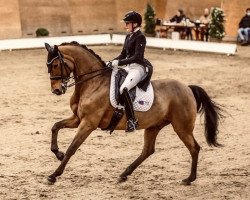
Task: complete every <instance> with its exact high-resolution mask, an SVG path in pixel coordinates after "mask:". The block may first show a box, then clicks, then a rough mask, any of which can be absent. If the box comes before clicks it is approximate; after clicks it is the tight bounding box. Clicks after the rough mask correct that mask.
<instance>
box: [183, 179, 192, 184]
mask: <svg viewBox="0 0 250 200" xmlns="http://www.w3.org/2000/svg"><path fill="white" fill-rule="evenodd" d="M181 185H191V181H189V180H187V179H184V180H182V182H181Z"/></svg>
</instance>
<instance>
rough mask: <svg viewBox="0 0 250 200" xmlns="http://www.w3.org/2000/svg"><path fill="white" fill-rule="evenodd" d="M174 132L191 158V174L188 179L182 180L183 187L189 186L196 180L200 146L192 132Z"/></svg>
mask: <svg viewBox="0 0 250 200" xmlns="http://www.w3.org/2000/svg"><path fill="white" fill-rule="evenodd" d="M175 131H176V132H177V134H178V136H179V138H180V139H181V140H182V142H183V143H184V144H185V146H186V147H187V148H188V150H189V152H190V154H191V157H192V164H191V173H190V175H189V177H188V178H186V179H184V180H182V184H183V185H190V184H191V182H193V181H194V180H195V179H196V175H197V164H198V156H199V151H200V146H199V144H198V143H197V142H196V140H195V139H194V136H193V130H185V131H178V130H175Z"/></svg>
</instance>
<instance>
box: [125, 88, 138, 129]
mask: <svg viewBox="0 0 250 200" xmlns="http://www.w3.org/2000/svg"><path fill="white" fill-rule="evenodd" d="M122 96H123V101H124V106H125V112H126V115H127V119H128V121H127V129H126V130H125V131H126V132H133V131H134V130H136V127H137V126H138V123H137V120H136V119H135V113H134V108H133V102H132V100H131V98H130V96H129V91H128V89H127V88H124V89H123V92H122Z"/></svg>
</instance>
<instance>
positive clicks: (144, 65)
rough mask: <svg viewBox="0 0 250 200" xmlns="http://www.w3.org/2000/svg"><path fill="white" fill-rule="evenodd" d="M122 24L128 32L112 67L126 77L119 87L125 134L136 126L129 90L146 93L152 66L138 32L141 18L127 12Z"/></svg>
mask: <svg viewBox="0 0 250 200" xmlns="http://www.w3.org/2000/svg"><path fill="white" fill-rule="evenodd" d="M122 22H124V23H125V28H126V30H127V32H128V34H127V36H126V39H125V42H124V46H123V49H122V52H121V54H120V55H119V56H118V57H116V58H115V59H114V60H113V61H112V66H113V67H120V68H124V69H125V70H126V71H127V73H128V75H127V77H126V79H125V81H124V82H123V84H122V85H121V87H120V94H121V95H122V98H123V100H124V107H125V112H126V116H127V119H128V120H127V129H126V132H133V131H134V130H135V129H136V127H137V126H138V122H137V119H136V118H135V115H134V108H133V103H132V100H131V98H130V96H129V90H130V89H132V88H133V87H135V86H136V85H137V84H138V83H139V84H138V87H139V88H141V89H142V90H144V91H146V90H147V87H148V84H149V82H150V78H151V75H152V65H151V64H150V62H149V61H148V60H146V59H145V58H144V51H145V46H146V38H145V36H144V35H143V33H142V32H141V31H140V26H141V23H142V17H141V15H140V14H139V13H137V12H135V11H129V12H128V13H127V14H126V15H125V17H124V19H123V20H122Z"/></svg>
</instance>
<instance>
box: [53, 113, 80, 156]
mask: <svg viewBox="0 0 250 200" xmlns="http://www.w3.org/2000/svg"><path fill="white" fill-rule="evenodd" d="M78 125H79V118H78V117H77V116H75V115H73V116H71V117H70V118H68V119H64V120H62V121H59V122H56V123H55V124H54V126H53V127H52V129H51V131H52V137H51V151H52V152H53V153H54V154H55V155H56V157H57V159H58V160H62V159H63V158H64V153H63V152H61V151H59V148H58V144H57V136H58V131H59V130H60V129H62V128H77V127H78Z"/></svg>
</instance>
